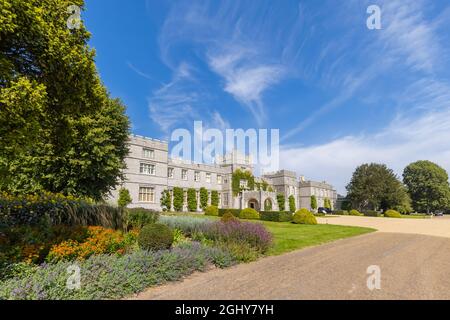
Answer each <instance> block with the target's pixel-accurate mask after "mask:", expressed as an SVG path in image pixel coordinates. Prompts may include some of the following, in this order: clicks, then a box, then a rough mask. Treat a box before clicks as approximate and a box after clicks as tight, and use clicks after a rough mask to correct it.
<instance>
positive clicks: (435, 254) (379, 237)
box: [136, 217, 450, 300]
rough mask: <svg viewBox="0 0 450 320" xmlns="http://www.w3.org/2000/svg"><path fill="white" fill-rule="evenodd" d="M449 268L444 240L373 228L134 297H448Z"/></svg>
mask: <svg viewBox="0 0 450 320" xmlns="http://www.w3.org/2000/svg"><path fill="white" fill-rule="evenodd" d="M356 218H358V219H359V217H356ZM335 219H336V220H335ZM337 219H340V218H333V224H334V223H335V222H338V221H337ZM361 219H366V218H361ZM330 220H331V219H330ZM377 220H378V219H376V220H373V221H375V222H376V221H377ZM390 220H391V219H389V221H390ZM345 221H346V222H348V221H350V220H349V219H345ZM413 221H415V220H413ZM420 221H421V222H425V223H427V221H425V220H420ZM377 223H378V222H377ZM380 223H381V224H383V223H384V222H380ZM408 224H409V222H408ZM370 226H373V225H370ZM425 229H426V228H423V229H421V230H419V231H424V230H425ZM439 233H441V231H439ZM371 265H378V266H379V267H380V270H381V289H379V290H377V289H375V290H373V291H371V290H369V289H368V287H367V278H368V276H369V275H368V274H367V268H368V267H369V266H371ZM449 270H450V239H449V238H445V237H433V236H426V235H417V234H404V233H384V232H376V233H372V234H368V235H363V236H358V237H353V238H349V239H345V240H338V241H335V242H333V243H329V244H325V245H322V246H318V247H313V248H307V249H304V250H299V251H293V252H290V253H287V254H284V255H281V256H276V257H267V258H263V259H261V260H259V261H256V262H253V263H249V264H241V265H238V266H235V267H232V268H229V269H224V270H218V269H216V270H211V271H209V272H206V273H196V274H194V275H192V276H191V277H189V278H187V279H185V280H184V281H181V282H176V283H171V284H168V285H164V286H161V287H157V288H152V289H149V290H147V291H146V292H143V293H141V294H140V295H139V296H137V297H136V299H186V300H191V299H199V300H208V299H226V300H229V299H450V277H449V276H448V272H449Z"/></svg>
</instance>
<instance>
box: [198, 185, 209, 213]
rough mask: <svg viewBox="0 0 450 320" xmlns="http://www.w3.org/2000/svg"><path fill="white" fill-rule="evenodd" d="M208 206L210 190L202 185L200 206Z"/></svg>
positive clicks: (203, 207) (204, 207)
mask: <svg viewBox="0 0 450 320" xmlns="http://www.w3.org/2000/svg"><path fill="white" fill-rule="evenodd" d="M207 206H208V190H206V189H205V188H203V187H201V188H200V208H202V209H203V210H205V209H206V207H207Z"/></svg>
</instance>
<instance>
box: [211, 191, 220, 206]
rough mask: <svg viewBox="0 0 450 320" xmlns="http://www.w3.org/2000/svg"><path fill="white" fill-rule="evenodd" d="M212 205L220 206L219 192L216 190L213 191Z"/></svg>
mask: <svg viewBox="0 0 450 320" xmlns="http://www.w3.org/2000/svg"><path fill="white" fill-rule="evenodd" d="M211 205H212V206H216V207H218V206H219V192H217V191H216V190H213V191H211Z"/></svg>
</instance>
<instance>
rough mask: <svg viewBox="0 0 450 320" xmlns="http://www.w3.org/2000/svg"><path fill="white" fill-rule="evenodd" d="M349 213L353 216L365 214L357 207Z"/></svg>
mask: <svg viewBox="0 0 450 320" xmlns="http://www.w3.org/2000/svg"><path fill="white" fill-rule="evenodd" d="M348 214H349V215H351V216H362V215H363V214H362V213H361V212H359V211H358V210H356V209H353V210H350V212H349V213H348Z"/></svg>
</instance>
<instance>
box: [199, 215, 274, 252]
mask: <svg viewBox="0 0 450 320" xmlns="http://www.w3.org/2000/svg"><path fill="white" fill-rule="evenodd" d="M204 234H205V237H206V238H208V239H211V240H215V241H220V242H225V243H227V242H234V243H240V242H242V243H247V244H249V245H250V246H252V247H253V248H255V249H257V250H258V251H260V252H261V253H264V252H266V251H267V250H268V249H269V247H270V245H271V243H272V234H271V233H270V232H269V231H267V230H266V228H265V227H264V226H263V225H262V224H259V223H251V222H241V221H239V220H231V221H228V222H223V221H217V222H214V223H213V224H211V225H210V226H209V228H208V229H207V230H205V231H204Z"/></svg>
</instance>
